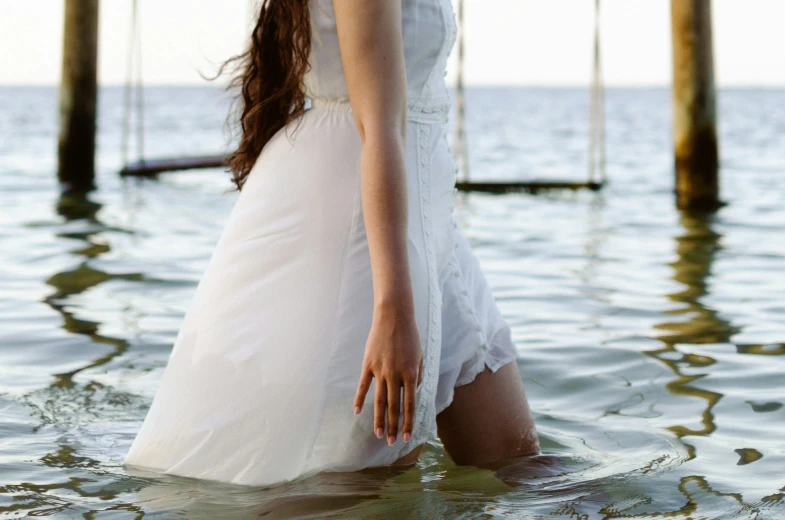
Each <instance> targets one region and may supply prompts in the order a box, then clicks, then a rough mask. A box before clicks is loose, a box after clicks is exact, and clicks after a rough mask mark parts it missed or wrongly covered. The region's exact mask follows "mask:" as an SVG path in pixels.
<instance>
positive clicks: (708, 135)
mask: <svg viewBox="0 0 785 520" xmlns="http://www.w3.org/2000/svg"><path fill="white" fill-rule="evenodd" d="M671 28H672V31H671V32H672V38H673V144H674V155H675V171H676V203H677V205H678V207H679V208H682V209H701V210H712V209H716V208H717V207H718V206H720V204H721V203H720V200H719V174H718V169H719V158H718V155H719V154H718V145H717V130H716V126H717V108H716V93H715V88H714V56H713V50H712V34H711V33H712V30H711V0H671Z"/></svg>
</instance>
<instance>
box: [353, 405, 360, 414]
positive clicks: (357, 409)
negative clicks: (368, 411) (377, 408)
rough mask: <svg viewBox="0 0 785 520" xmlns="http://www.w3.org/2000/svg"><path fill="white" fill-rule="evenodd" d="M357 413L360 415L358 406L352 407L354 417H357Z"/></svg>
mask: <svg viewBox="0 0 785 520" xmlns="http://www.w3.org/2000/svg"><path fill="white" fill-rule="evenodd" d="M358 413H360V407H359V406H355V407H354V415H357V414H358Z"/></svg>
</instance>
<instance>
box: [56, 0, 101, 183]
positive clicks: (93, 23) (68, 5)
mask: <svg viewBox="0 0 785 520" xmlns="http://www.w3.org/2000/svg"><path fill="white" fill-rule="evenodd" d="M97 97H98V0H65V30H64V33H63V70H62V78H61V81H60V137H59V145H58V166H57V177H58V179H59V180H60V183H61V185H62V187H63V189H64V190H66V191H88V190H91V189H93V188H94V187H95V183H94V179H95V132H96V101H97Z"/></svg>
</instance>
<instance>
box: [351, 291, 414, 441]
mask: <svg viewBox="0 0 785 520" xmlns="http://www.w3.org/2000/svg"><path fill="white" fill-rule="evenodd" d="M422 366H423V354H422V348H421V347H420V335H419V334H418V332H417V324H416V323H415V320H414V309H413V305H411V304H403V305H402V304H401V303H398V302H393V303H390V304H379V305H376V307H375V309H374V313H373V324H372V325H371V333H370V334H369V335H368V342H367V343H366V346H365V357H364V359H363V365H362V373H361V374H360V383H359V385H358V386H357V395H356V396H355V398H354V413H355V414H358V413H360V411H361V410H362V407H363V403H364V402H365V396H366V394H367V393H368V389H369V388H370V386H371V380H372V379H376V392H375V394H376V395H375V396H374V421H373V424H374V433H375V434H376V436H377V437H379V438H381V437H382V435H384V420H385V415H386V416H387V444H389V445H392V444H393V443H395V440H396V439H397V437H398V420H399V418H400V412H401V402H403V427H402V438H403V440H404V441H406V442H408V441H409V440H410V439H411V438H412V430H413V429H414V411H415V409H416V405H417V403H416V399H415V391H416V389H417V385H419V384H420V381H421V380H422ZM401 389H403V398H401Z"/></svg>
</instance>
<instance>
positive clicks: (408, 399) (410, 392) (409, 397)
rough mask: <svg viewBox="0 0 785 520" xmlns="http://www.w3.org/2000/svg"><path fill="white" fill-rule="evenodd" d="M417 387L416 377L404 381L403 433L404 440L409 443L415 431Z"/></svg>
mask: <svg viewBox="0 0 785 520" xmlns="http://www.w3.org/2000/svg"><path fill="white" fill-rule="evenodd" d="M416 387H417V385H416V384H415V378H414V377H406V378H404V380H403V428H402V430H403V432H402V436H403V437H402V438H403V440H404V441H405V442H409V441H410V440H411V438H412V432H413V431H414V410H415V408H416V400H415V392H416Z"/></svg>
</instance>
